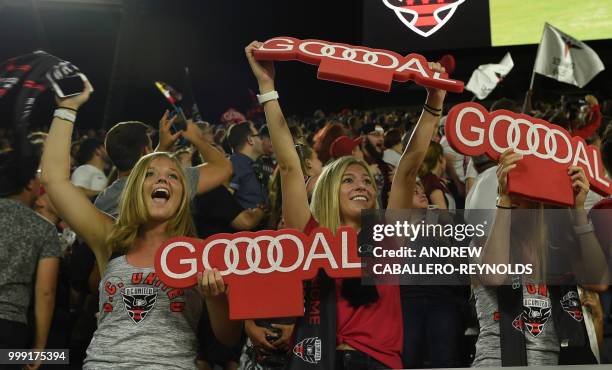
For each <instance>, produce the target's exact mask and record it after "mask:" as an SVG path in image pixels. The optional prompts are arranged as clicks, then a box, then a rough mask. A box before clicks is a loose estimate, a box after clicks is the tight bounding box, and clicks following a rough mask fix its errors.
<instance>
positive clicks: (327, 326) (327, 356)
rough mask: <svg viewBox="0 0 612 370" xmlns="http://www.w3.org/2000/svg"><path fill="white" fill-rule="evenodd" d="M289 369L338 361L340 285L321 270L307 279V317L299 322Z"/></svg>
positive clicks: (331, 364) (321, 366) (328, 366)
mask: <svg viewBox="0 0 612 370" xmlns="http://www.w3.org/2000/svg"><path fill="white" fill-rule="evenodd" d="M295 327H296V331H295V336H294V346H293V349H292V351H291V352H292V353H291V354H290V357H289V362H288V364H287V366H286V369H290V370H308V369H310V370H312V369H333V368H335V366H336V365H335V361H336V285H335V281H334V279H331V278H330V277H328V276H327V274H326V273H325V272H324V271H323V270H320V271H319V274H318V275H317V277H316V278H314V279H313V280H308V281H305V282H304V316H303V317H300V318H298V320H297V322H296V325H295Z"/></svg>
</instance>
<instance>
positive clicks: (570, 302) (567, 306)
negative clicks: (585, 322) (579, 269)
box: [561, 291, 582, 322]
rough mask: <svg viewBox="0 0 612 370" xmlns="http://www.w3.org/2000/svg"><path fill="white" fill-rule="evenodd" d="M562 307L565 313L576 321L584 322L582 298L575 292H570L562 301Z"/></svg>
mask: <svg viewBox="0 0 612 370" xmlns="http://www.w3.org/2000/svg"><path fill="white" fill-rule="evenodd" d="M561 307H563V311H565V312H567V313H568V314H569V315H570V316H571V317H572V318H573V319H574V320H576V321H578V322H580V321H582V305H581V304H580V298H579V297H578V293H577V292H575V291H569V292H567V294H566V295H564V296H563V299H561Z"/></svg>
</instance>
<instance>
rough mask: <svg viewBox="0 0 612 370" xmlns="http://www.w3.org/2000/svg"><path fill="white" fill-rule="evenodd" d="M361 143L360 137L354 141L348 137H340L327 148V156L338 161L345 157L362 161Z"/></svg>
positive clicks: (361, 138)
mask: <svg viewBox="0 0 612 370" xmlns="http://www.w3.org/2000/svg"><path fill="white" fill-rule="evenodd" d="M361 143H363V137H362V136H360V137H358V138H356V139H351V138H350V137H348V136H345V135H342V136H340V137H339V138H337V139H336V140H334V142H333V143H332V144H331V146H330V147H329V155H330V156H331V157H332V159H338V158H340V157H344V156H347V155H350V156H353V157H355V158H357V159H363V152H362V151H361Z"/></svg>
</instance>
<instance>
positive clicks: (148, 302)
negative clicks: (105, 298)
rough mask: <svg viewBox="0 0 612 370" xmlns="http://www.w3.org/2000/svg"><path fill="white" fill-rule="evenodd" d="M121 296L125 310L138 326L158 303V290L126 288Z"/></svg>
mask: <svg viewBox="0 0 612 370" xmlns="http://www.w3.org/2000/svg"><path fill="white" fill-rule="evenodd" d="M121 295H122V296H123V303H125V310H126V311H127V313H128V315H129V316H130V318H131V319H132V321H134V323H136V324H138V323H139V322H141V321H142V320H144V319H145V318H146V317H147V315H148V314H149V312H151V310H152V309H153V306H155V302H156V301H157V289H155V288H141V287H136V288H125V290H124V291H123V292H121Z"/></svg>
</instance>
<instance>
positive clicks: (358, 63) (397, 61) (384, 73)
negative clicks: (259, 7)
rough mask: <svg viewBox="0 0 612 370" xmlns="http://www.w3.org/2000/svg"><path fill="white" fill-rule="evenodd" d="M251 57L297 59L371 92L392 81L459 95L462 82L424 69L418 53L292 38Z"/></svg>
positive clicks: (326, 77) (387, 87)
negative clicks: (408, 82) (412, 82)
mask: <svg viewBox="0 0 612 370" xmlns="http://www.w3.org/2000/svg"><path fill="white" fill-rule="evenodd" d="M253 55H254V56H255V59H257V60H276V61H289V60H298V61H301V62H304V63H308V64H314V65H318V66H319V70H318V73H317V77H318V78H319V79H322V80H329V81H335V82H340V83H345V84H349V85H355V86H360V87H365V88H370V89H374V90H380V91H384V92H389V91H390V90H391V83H392V81H397V82H406V81H414V82H415V83H417V84H418V85H421V86H425V87H431V88H438V89H442V90H446V91H451V92H456V93H460V92H462V91H463V87H464V83H463V82H462V81H457V80H452V79H449V78H448V75H447V74H446V73H440V72H434V71H431V70H430V69H429V68H428V65H427V60H426V59H425V58H424V57H423V56H422V55H419V54H409V55H407V56H405V57H403V56H401V55H399V54H397V53H395V52H392V51H388V50H382V49H371V48H366V47H363V46H353V45H348V44H340V43H334V42H328V41H322V40H299V39H296V38H293V37H276V38H273V39H270V40H268V41H266V42H264V44H263V45H262V46H261V47H260V48H259V49H258V50H255V51H254V53H253Z"/></svg>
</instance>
